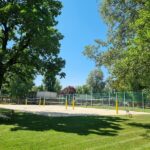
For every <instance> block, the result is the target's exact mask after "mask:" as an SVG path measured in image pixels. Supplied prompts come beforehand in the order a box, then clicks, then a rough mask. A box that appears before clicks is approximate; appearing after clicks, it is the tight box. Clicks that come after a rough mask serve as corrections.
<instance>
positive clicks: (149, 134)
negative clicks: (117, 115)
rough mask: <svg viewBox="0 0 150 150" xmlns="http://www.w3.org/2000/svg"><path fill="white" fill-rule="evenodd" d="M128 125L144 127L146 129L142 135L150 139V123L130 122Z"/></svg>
mask: <svg viewBox="0 0 150 150" xmlns="http://www.w3.org/2000/svg"><path fill="white" fill-rule="evenodd" d="M128 125H130V126H133V127H138V128H144V129H146V131H145V133H144V134H142V135H141V136H143V137H144V138H146V139H150V123H136V122H133V123H128Z"/></svg>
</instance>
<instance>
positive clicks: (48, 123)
mask: <svg viewBox="0 0 150 150" xmlns="http://www.w3.org/2000/svg"><path fill="white" fill-rule="evenodd" d="M126 120H127V119H122V118H120V117H109V116H80V117H77V116H76V117H75V116H74V117H47V116H40V115H35V114H29V113H18V112H17V113H15V114H14V115H13V116H12V118H11V119H10V120H3V119H1V118H0V125H2V124H3V125H14V127H13V128H11V131H18V130H30V131H48V130H55V131H58V132H65V133H76V134H79V135H88V134H97V135H104V136H116V135H117V134H118V132H119V130H122V129H123V128H122V127H121V125H120V123H121V122H124V121H126Z"/></svg>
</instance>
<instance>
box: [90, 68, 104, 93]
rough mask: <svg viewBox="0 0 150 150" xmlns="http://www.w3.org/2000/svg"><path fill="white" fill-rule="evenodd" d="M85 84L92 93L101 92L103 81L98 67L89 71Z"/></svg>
mask: <svg viewBox="0 0 150 150" xmlns="http://www.w3.org/2000/svg"><path fill="white" fill-rule="evenodd" d="M87 85H88V86H89V88H90V89H91V92H93V93H100V92H102V90H103V89H104V87H105V82H104V81H103V72H102V71H101V70H100V69H95V70H93V71H91V72H90V74H89V76H88V78H87Z"/></svg>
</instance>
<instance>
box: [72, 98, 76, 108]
mask: <svg viewBox="0 0 150 150" xmlns="http://www.w3.org/2000/svg"><path fill="white" fill-rule="evenodd" d="M74 104H75V101H74V98H73V100H72V109H73V110H74Z"/></svg>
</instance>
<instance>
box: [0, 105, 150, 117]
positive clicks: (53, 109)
mask: <svg viewBox="0 0 150 150" xmlns="http://www.w3.org/2000/svg"><path fill="white" fill-rule="evenodd" d="M0 108H6V109H13V110H18V111H22V112H31V113H35V114H40V115H46V116H89V115H106V116H110V115H117V114H116V111H115V110H109V109H97V108H82V107H75V109H74V110H73V109H72V107H68V109H67V110H66V109H65V106H59V105H46V106H39V105H0ZM130 113H131V114H132V115H141V114H150V113H145V112H135V111H130ZM126 114H127V113H126V111H123V110H119V114H118V115H126Z"/></svg>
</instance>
